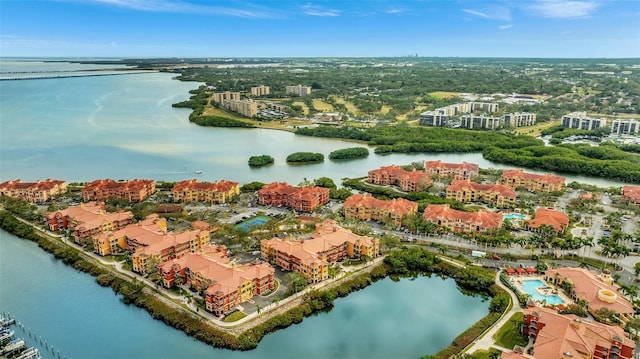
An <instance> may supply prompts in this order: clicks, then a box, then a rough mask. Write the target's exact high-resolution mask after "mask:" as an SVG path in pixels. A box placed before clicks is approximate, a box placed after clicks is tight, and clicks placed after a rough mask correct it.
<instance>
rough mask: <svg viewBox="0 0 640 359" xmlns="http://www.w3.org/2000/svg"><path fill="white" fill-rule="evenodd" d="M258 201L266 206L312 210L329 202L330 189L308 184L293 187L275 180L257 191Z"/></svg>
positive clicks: (304, 210)
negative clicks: (306, 185)
mask: <svg viewBox="0 0 640 359" xmlns="http://www.w3.org/2000/svg"><path fill="white" fill-rule="evenodd" d="M257 195H258V203H259V204H261V205H264V206H285V207H290V208H292V209H294V210H296V211H303V212H312V211H313V210H314V209H316V208H317V207H318V206H320V205H323V204H325V203H327V202H329V189H328V188H324V187H316V186H308V187H293V186H291V185H289V184H287V183H285V182H273V183H269V184H267V185H265V186H263V187H262V188H261V189H259V190H258V192H257Z"/></svg>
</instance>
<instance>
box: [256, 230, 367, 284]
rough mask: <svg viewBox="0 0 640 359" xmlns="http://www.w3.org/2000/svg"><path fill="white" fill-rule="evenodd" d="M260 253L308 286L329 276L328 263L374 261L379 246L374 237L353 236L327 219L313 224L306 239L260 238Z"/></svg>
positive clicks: (353, 234)
mask: <svg viewBox="0 0 640 359" xmlns="http://www.w3.org/2000/svg"><path fill="white" fill-rule="evenodd" d="M260 253H261V257H262V258H263V259H265V260H267V261H269V262H271V263H275V264H276V265H278V266H279V267H281V268H283V269H284V270H291V271H296V272H299V273H300V274H302V275H303V276H304V277H305V278H307V281H308V282H309V283H318V282H321V281H323V280H325V279H327V278H328V277H329V269H328V268H329V263H333V262H338V261H341V260H343V259H344V258H352V259H359V258H362V257H363V256H367V257H369V258H375V257H377V256H378V255H379V253H380V244H379V241H378V240H377V239H375V238H371V237H367V236H360V235H357V234H355V233H353V232H351V231H350V230H348V229H345V228H342V227H340V226H338V224H337V223H336V221H334V220H331V219H327V220H325V221H324V222H322V223H318V224H316V231H315V233H314V234H313V235H311V238H309V239H304V240H293V239H281V238H272V239H263V240H262V241H261V242H260Z"/></svg>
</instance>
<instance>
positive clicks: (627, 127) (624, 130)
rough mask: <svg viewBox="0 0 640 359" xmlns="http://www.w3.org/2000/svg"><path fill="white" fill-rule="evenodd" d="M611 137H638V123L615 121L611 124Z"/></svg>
mask: <svg viewBox="0 0 640 359" xmlns="http://www.w3.org/2000/svg"><path fill="white" fill-rule="evenodd" d="M611 134H612V135H636V136H638V135H640V122H639V121H638V120H635V119H620V118H619V119H615V120H613V121H612V122H611Z"/></svg>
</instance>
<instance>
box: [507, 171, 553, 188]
mask: <svg viewBox="0 0 640 359" xmlns="http://www.w3.org/2000/svg"><path fill="white" fill-rule="evenodd" d="M564 180H565V178H564V177H562V176H556V175H554V174H550V173H546V174H543V175H538V174H534V173H527V172H524V171H523V170H504V171H503V172H502V177H501V178H500V182H501V183H504V184H506V185H507V186H509V187H511V188H513V189H516V188H519V187H522V188H525V189H527V190H529V191H540V192H556V191H562V190H563V189H564Z"/></svg>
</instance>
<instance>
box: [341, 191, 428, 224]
mask: <svg viewBox="0 0 640 359" xmlns="http://www.w3.org/2000/svg"><path fill="white" fill-rule="evenodd" d="M342 211H343V212H344V216H345V218H347V219H354V218H355V219H361V220H364V221H380V222H384V223H391V224H393V225H394V226H400V225H401V224H402V219H403V218H404V217H406V216H408V215H411V214H416V213H417V212H418V203H416V202H413V201H409V200H406V199H404V198H397V199H393V200H390V201H383V200H380V199H377V198H373V197H372V196H371V195H370V194H354V195H351V196H349V198H347V199H346V200H345V201H344V204H343V205H342Z"/></svg>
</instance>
